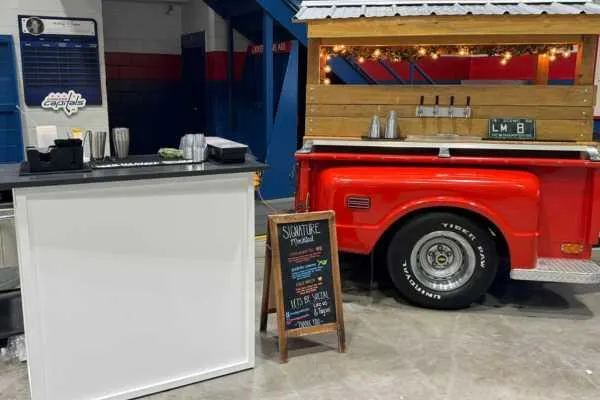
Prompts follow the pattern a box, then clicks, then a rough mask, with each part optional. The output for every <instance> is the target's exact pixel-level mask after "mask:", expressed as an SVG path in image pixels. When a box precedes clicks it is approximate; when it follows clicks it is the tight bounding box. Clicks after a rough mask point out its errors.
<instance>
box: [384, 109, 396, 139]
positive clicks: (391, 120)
mask: <svg viewBox="0 0 600 400" xmlns="http://www.w3.org/2000/svg"><path fill="white" fill-rule="evenodd" d="M384 137H385V138H386V139H398V130H397V127H396V111H390V112H389V114H388V116H387V123H386V125H385V135H384Z"/></svg>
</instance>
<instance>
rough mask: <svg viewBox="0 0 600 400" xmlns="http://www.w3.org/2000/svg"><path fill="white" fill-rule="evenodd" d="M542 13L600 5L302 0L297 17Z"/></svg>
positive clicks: (577, 1) (579, 0) (590, 10)
mask: <svg viewBox="0 0 600 400" xmlns="http://www.w3.org/2000/svg"><path fill="white" fill-rule="evenodd" d="M542 14H562V15H568V14H573V15H574V14H600V4H595V3H594V2H593V1H591V0H561V1H548V0H524V1H519V0H492V1H486V0H462V1H461V0H421V1H413V0H311V1H303V2H302V4H301V5H300V11H298V14H296V19H297V20H299V21H307V20H318V19H341V18H370V17H410V16H426V15H542Z"/></svg>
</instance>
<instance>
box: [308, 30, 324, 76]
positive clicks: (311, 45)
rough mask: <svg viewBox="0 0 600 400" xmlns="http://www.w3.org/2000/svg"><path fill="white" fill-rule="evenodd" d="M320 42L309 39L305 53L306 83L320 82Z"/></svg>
mask: <svg viewBox="0 0 600 400" xmlns="http://www.w3.org/2000/svg"><path fill="white" fill-rule="evenodd" d="M320 51H321V40H319V39H309V40H308V50H307V53H306V57H307V60H306V64H307V65H306V83H307V84H309V85H311V84H317V83H320V82H321V77H320V73H321V54H320Z"/></svg>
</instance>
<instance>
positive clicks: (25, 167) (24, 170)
mask: <svg viewBox="0 0 600 400" xmlns="http://www.w3.org/2000/svg"><path fill="white" fill-rule="evenodd" d="M74 172H92V169H91V168H90V167H89V166H87V165H86V166H84V168H81V169H67V170H61V171H42V172H31V169H30V167H29V163H28V162H27V161H25V162H24V163H22V164H21V169H20V170H19V175H20V176H35V175H55V174H72V173H74Z"/></svg>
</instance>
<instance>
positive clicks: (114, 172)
mask: <svg viewBox="0 0 600 400" xmlns="http://www.w3.org/2000/svg"><path fill="white" fill-rule="evenodd" d="M20 167H21V165H20V164H4V165H1V164H0V191H4V190H12V189H19V188H29V187H41V186H58V185H77V184H85V183H99V182H122V181H135V180H143V179H165V178H180V177H186V176H202V175H220V174H235V173H242V172H258V171H262V170H264V169H266V168H267V166H266V165H265V164H262V163H259V162H256V161H246V162H244V163H240V164H219V163H215V162H213V161H207V162H205V163H202V164H182V165H161V166H149V167H129V168H109V169H94V170H92V171H91V172H90V171H88V172H70V173H58V174H45V175H27V176H20V175H19V171H20Z"/></svg>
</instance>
